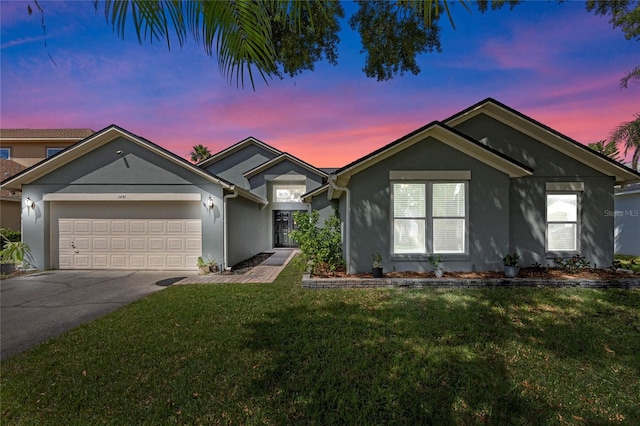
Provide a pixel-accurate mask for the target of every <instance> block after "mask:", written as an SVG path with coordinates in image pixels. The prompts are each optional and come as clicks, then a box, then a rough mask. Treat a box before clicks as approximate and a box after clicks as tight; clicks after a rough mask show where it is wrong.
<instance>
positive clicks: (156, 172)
mask: <svg viewBox="0 0 640 426" xmlns="http://www.w3.org/2000/svg"><path fill="white" fill-rule="evenodd" d="M117 150H122V151H123V153H122V155H118V154H116V151H117ZM54 193H74V194H83V193H86V194H89V193H98V194H100V193H123V194H126V193H158V194H161V193H194V194H199V195H200V198H201V202H200V203H199V207H198V209H199V215H200V217H201V219H202V253H203V255H205V256H207V257H211V258H215V259H222V257H223V245H222V235H223V234H222V230H223V228H222V207H221V206H222V197H223V189H222V187H221V186H220V185H217V184H214V183H212V182H210V181H208V180H207V179H205V178H203V177H201V176H199V175H197V174H195V173H192V172H190V171H189V170H187V169H185V168H184V167H182V166H180V165H178V164H175V163H173V162H171V161H169V160H166V159H164V158H162V157H161V156H159V155H157V154H155V153H153V152H151V151H149V150H148V149H146V148H144V147H141V146H140V145H137V144H135V143H132V142H130V141H129V140H127V139H125V138H117V139H115V140H113V141H111V142H109V143H107V144H105V145H103V146H101V147H98V148H96V149H95V150H93V151H91V152H89V153H87V154H86V155H84V156H82V157H81V158H78V159H76V160H74V161H72V162H70V163H68V164H66V165H64V166H62V167H60V168H58V169H57V170H55V171H53V172H51V173H49V174H47V175H46V176H44V177H42V178H40V179H38V180H37V181H35V182H33V183H32V184H30V185H25V186H24V187H23V197H25V198H26V197H31V199H32V200H33V201H34V202H35V203H36V207H35V209H34V210H27V209H23V215H22V220H23V238H24V241H25V242H26V243H28V244H29V246H30V247H31V251H32V254H33V257H34V259H35V261H36V266H37V267H38V268H40V269H48V268H50V267H52V265H54V264H55V263H54V262H52V259H51V256H52V254H53V253H52V250H51V245H52V244H55V241H52V231H55V229H56V227H55V226H52V225H51V224H50V223H49V221H50V214H51V212H50V208H51V202H45V201H43V196H44V195H45V194H54ZM209 196H211V197H212V198H213V200H214V204H215V207H214V209H213V210H211V211H210V210H209V209H208V208H207V206H206V200H207V199H208V198H209ZM127 202H129V201H126V200H120V201H114V202H113V203H92V202H89V203H83V202H77V203H78V205H79V206H81V205H82V209H87V208H89V209H93V214H94V215H95V217H99V216H100V215H101V214H104V215H105V216H107V217H108V216H109V215H113V214H114V213H113V212H109V209H110V206H111V205H113V206H114V210H116V211H121V210H122V205H124V203H127ZM116 205H117V206H118V207H115V206H116ZM136 208H138V207H136ZM162 208H163V207H162V203H156V202H151V203H148V211H149V215H150V216H151V217H155V216H156V215H158V214H162ZM154 209H160V210H159V211H155V212H154ZM124 210H125V211H126V208H125V209H124ZM188 210H191V211H189V212H188V213H186V214H187V215H189V216H191V215H193V211H192V210H193V209H188ZM79 211H81V210H79ZM87 214H89V213H87ZM53 238H55V235H53ZM194 269H195V265H194Z"/></svg>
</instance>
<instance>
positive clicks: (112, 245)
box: [58, 218, 202, 270]
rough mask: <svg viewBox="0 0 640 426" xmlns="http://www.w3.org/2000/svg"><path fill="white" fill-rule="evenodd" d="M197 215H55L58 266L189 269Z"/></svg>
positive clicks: (197, 247)
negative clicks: (119, 216) (128, 217)
mask: <svg viewBox="0 0 640 426" xmlns="http://www.w3.org/2000/svg"><path fill="white" fill-rule="evenodd" d="M201 226H202V225H201V221H200V219H77V218H74V219H65V218H60V219H59V220H58V230H59V252H58V253H59V267H60V269H137V270H144V269H151V270H160V269H166V270H193V269H195V267H196V262H197V259H198V256H200V254H201Z"/></svg>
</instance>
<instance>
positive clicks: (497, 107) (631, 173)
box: [444, 98, 640, 184]
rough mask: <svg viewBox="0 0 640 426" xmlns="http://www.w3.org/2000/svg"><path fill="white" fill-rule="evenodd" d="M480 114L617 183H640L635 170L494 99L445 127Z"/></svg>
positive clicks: (481, 104)
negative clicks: (610, 177) (612, 177)
mask: <svg viewBox="0 0 640 426" xmlns="http://www.w3.org/2000/svg"><path fill="white" fill-rule="evenodd" d="M479 114H486V115H487V116H489V117H492V118H494V119H496V120H498V121H500V122H502V123H504V124H506V125H508V126H510V127H512V128H514V129H516V130H518V131H519V132H522V133H524V134H526V135H528V136H530V137H532V138H534V139H536V140H538V141H540V142H542V143H544V144H546V145H548V146H550V147H551V148H554V149H555V150H557V151H560V152H562V153H563V154H565V155H568V156H570V157H572V158H574V159H575V160H577V161H580V162H581V163H583V164H586V165H587V166H589V167H591V168H593V169H595V170H597V171H599V172H601V173H603V174H605V175H608V176H614V177H615V179H616V184H625V183H632V182H639V181H640V173H638V172H636V171H635V170H633V169H631V168H629V167H627V166H625V165H623V164H621V163H618V162H617V161H615V160H612V159H611V158H609V157H607V156H605V155H603V154H600V153H599V152H596V151H594V150H592V149H590V148H589V147H587V146H585V145H583V144H581V143H580V142H577V141H575V140H573V139H571V138H570V137H568V136H565V135H563V134H562V133H560V132H558V131H556V130H554V129H552V128H550V127H548V126H546V125H544V124H542V123H540V122H538V121H536V120H534V119H532V118H530V117H527V116H526V115H524V114H522V113H521V112H519V111H516V110H515V109H513V108H511V107H509V106H507V105H505V104H503V103H501V102H499V101H496V100H495V99H493V98H487V99H485V100H483V101H480V102H478V103H477V104H475V105H472V106H470V107H469V108H467V109H465V110H463V111H460V112H459V113H457V114H454V115H452V116H451V117H449V118H447V119H446V120H444V123H445V124H446V125H447V126H450V127H455V126H457V125H459V124H460V123H463V122H465V121H467V120H468V119H470V118H472V117H475V116H477V115H479Z"/></svg>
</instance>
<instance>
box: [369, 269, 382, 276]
mask: <svg viewBox="0 0 640 426" xmlns="http://www.w3.org/2000/svg"><path fill="white" fill-rule="evenodd" d="M371 274H372V275H373V278H382V268H371Z"/></svg>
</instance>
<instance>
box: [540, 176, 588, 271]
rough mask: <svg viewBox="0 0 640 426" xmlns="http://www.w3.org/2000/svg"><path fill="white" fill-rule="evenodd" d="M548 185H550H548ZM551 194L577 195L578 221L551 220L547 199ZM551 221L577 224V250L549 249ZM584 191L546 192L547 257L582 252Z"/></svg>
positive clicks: (545, 229)
mask: <svg viewBox="0 0 640 426" xmlns="http://www.w3.org/2000/svg"><path fill="white" fill-rule="evenodd" d="M547 187H548V186H547ZM549 195H575V196H576V221H575V222H570V221H567V222H549V217H548V205H547V200H548V197H549ZM549 223H568V224H573V223H575V225H576V244H575V250H550V249H549ZM581 237H582V191H580V190H573V191H567V190H564V191H551V190H547V191H545V194H544V251H545V257H546V258H556V257H562V256H569V255H574V254H577V253H580V248H581V244H580V241H581V240H582V238H581Z"/></svg>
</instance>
